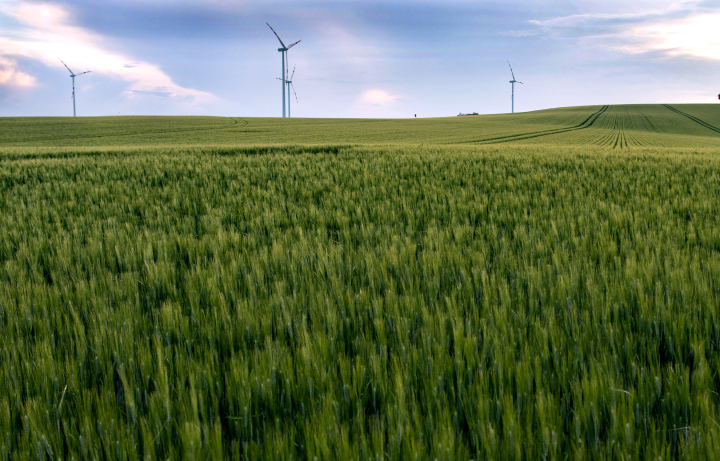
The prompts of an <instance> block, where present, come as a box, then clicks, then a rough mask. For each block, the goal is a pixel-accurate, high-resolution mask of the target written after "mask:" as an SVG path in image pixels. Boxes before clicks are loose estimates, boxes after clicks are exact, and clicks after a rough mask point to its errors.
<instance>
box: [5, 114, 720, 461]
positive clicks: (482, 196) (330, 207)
mask: <svg viewBox="0 0 720 461" xmlns="http://www.w3.org/2000/svg"><path fill="white" fill-rule="evenodd" d="M599 109H600V108H599V107H598V108H593V109H592V110H590V114H592V113H593V112H596V111H597V110H599ZM610 109H612V107H611V108H610ZM608 111H609V110H608ZM581 112H582V111H581ZM667 112H669V113H671V114H672V111H670V110H667ZM587 115H588V114H587V111H584V112H582V113H581V114H578V116H577V117H575V116H573V117H570V118H568V119H567V120H566V122H565V124H566V125H567V126H570V127H571V126H572V125H573V124H577V123H582V122H583V120H585V119H586V118H587ZM668 117H670V115H668ZM683 118H684V119H685V120H688V123H694V122H692V121H691V120H690V119H688V118H687V117H683ZM462 119H470V117H464V118H458V120H462ZM66 122H67V121H66ZM411 122H415V121H414V120H413V121H408V123H411ZM576 122H577V123H576ZM600 122H601V119H600V118H598V121H597V123H598V124H599V123H600ZM80 123H89V124H92V123H94V122H92V121H82V122H80ZM183 123H184V121H183ZM188 123H191V124H192V123H197V121H193V120H188ZM268 123H269V122H268ZM298 123H300V122H298ZM353 123H355V122H353ZM357 123H358V124H359V123H360V122H357ZM403 123H405V122H403ZM448 123H454V119H453V122H450V121H448ZM461 123H469V122H461ZM608 123H609V122H608ZM655 123H660V122H655ZM196 126H197V125H196ZM538 126H540V128H543V124H541V123H540V124H538ZM547 126H550V124H548V125H547ZM556 126H557V125H556ZM593 126H594V125H593ZM351 128H352V127H350V128H348V129H351ZM532 129H533V130H538V127H536V126H533V127H532ZM602 129H607V130H611V129H615V128H612V126H610V125H608V126H607V127H603V128H602ZM192 130H194V129H191V130H190V131H192ZM588 130H589V129H588ZM196 131H197V130H196ZM530 131H531V130H528V131H527V132H530ZM219 132H220V133H224V132H222V131H219ZM440 132H444V131H443V130H441V129H439V128H438V133H440ZM508 132H510V131H508ZM370 135H371V134H368V136H370ZM566 135H567V136H570V135H572V132H569V133H568V134H566ZM138 136H140V137H141V138H142V139H145V138H143V136H146V135H138ZM148 136H149V135H148ZM152 136H156V134H152ZM175 136H180V135H179V134H177V132H176V134H175ZM182 136H186V135H185V134H184V135H182ZM193 136H200V135H198V134H197V133H196V132H194V131H193V132H191V133H190V134H187V137H186V138H182V137H181V138H182V139H185V140H187V139H191V138H192V137H193ZM203 136H204V135H203ZM228 136H230V135H228ZM441 136H442V135H438V138H440V137H441ZM553 136H562V134H557V135H553ZM683 136H684V135H683ZM698 137H699V135H698ZM320 138H321V139H323V138H322V136H320ZM116 139H119V138H116ZM192 139H196V138H192ZM680 139H681V141H682V140H683V139H685V138H682V137H681V138H680ZM53 142H56V141H53ZM57 142H59V141H57ZM68 142H69V141H68ZM183 142H184V141H183ZM189 142H190V141H188V143H189ZM523 142H529V140H526V141H523ZM43 143H46V141H43V142H38V143H37V144H40V145H42V144H43ZM680 143H681V142H680ZM628 145H631V142H630V141H629V142H628ZM8 152H10V153H8ZM22 152H23V151H21V150H19V149H18V150H12V149H6V150H5V153H4V154H3V155H5V157H3V160H2V161H0V190H2V194H0V286H1V287H2V289H1V290H0V335H1V336H2V337H3V342H2V343H1V344H0V363H2V367H0V455H1V456H2V459H38V458H49V459H52V458H63V459H70V458H71V457H75V458H76V459H83V458H91V459H100V458H111V459H124V458H128V459H133V458H143V459H146V458H150V459H166V458H167V457H171V458H173V457H187V458H189V457H191V456H194V457H200V458H204V457H207V458H219V457H221V456H225V457H233V458H235V459H239V458H242V457H248V458H253V459H273V458H283V459H289V458H290V457H291V456H292V457H293V458H294V459H298V458H309V459H313V458H314V457H317V458H318V459H332V458H335V459H346V458H347V459H367V458H370V457H376V458H389V459H408V458H414V457H416V456H417V457H418V458H420V459H425V458H427V459H468V458H475V459H507V458H509V459H521V458H526V459H540V458H543V457H545V458H550V459H565V458H567V457H571V458H578V459H583V458H589V459H605V458H607V459H620V458H634V459H638V458H643V459H657V458H659V457H662V458H663V459H671V458H678V459H712V458H713V457H714V456H715V455H716V453H717V449H718V446H720V426H718V421H720V374H719V370H720V303H719V302H718V300H719V299H720V296H719V295H720V254H719V253H718V251H719V250H720V227H718V225H717V216H718V215H719V214H720V197H718V195H719V194H720V189H719V188H718V184H719V183H720V174H719V173H718V171H720V168H719V167H720V158H719V157H718V156H717V155H716V152H715V151H712V150H705V151H700V153H697V152H696V151H688V152H683V151H680V150H668V149H654V150H653V149H648V148H644V149H635V150H631V151H629V152H624V153H623V154H622V155H620V154H618V153H617V152H618V151H612V150H608V149H604V148H592V147H585V148H583V149H582V150H578V149H577V148H562V147H553V148H542V147H532V146H526V147H522V146H511V145H509V144H507V143H506V144H503V145H502V146H483V147H477V146H464V147H458V146H454V147H433V148H421V149H418V148H410V147H399V146H386V147H372V148H362V147H332V146H330V147H327V146H326V147H323V146H319V147H316V148H310V147H305V148H303V147H298V148H280V147H277V148H267V147H263V148H250V147H247V148H237V149H233V148H224V149H211V148H205V149H202V148H196V149H180V148H176V149H167V148H156V149H153V148H145V149H136V150H131V151H127V152H123V151H122V150H118V149H115V150H113V149H110V150H109V151H108V152H104V151H103V149H101V148H98V149H95V150H91V151H90V152H91V153H92V155H82V152H81V151H80V150H77V149H75V150H67V151H65V153H66V154H68V156H64V155H59V158H52V156H51V154H52V152H53V150H52V149H46V150H45V151H43V152H41V154H42V155H35V154H38V152H39V151H35V150H32V149H30V150H27V152H26V154H27V155H28V156H29V158H23V155H25V154H22ZM56 152H60V154H62V152H63V150H62V149H58V150H56ZM73 152H74V153H73ZM10 154H12V155H10ZM21 154H22V155H21ZM70 154H72V155H70ZM43 155H45V156H51V158H42V156H43ZM13 156H14V157H13ZM11 158H13V159H11Z"/></svg>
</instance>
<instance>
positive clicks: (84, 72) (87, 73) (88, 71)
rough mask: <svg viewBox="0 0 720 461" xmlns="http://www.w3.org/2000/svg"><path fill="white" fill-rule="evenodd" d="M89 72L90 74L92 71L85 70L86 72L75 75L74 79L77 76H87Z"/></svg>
mask: <svg viewBox="0 0 720 461" xmlns="http://www.w3.org/2000/svg"><path fill="white" fill-rule="evenodd" d="M90 72H92V71H91V70H87V71H85V72H83V73H82V74H77V75H76V77H77V76H78V75H85V74H89V73H90Z"/></svg>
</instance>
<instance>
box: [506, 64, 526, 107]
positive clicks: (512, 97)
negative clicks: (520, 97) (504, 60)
mask: <svg viewBox="0 0 720 461" xmlns="http://www.w3.org/2000/svg"><path fill="white" fill-rule="evenodd" d="M508 66H510V61H508ZM510 74H512V78H513V79H512V80H510V83H511V84H512V96H511V100H512V113H513V114H514V113H515V84H516V83H519V84H521V85H524V83H523V82H518V81H517V80H515V73H514V72H513V70H512V66H510Z"/></svg>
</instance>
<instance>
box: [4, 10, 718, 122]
mask: <svg viewBox="0 0 720 461" xmlns="http://www.w3.org/2000/svg"><path fill="white" fill-rule="evenodd" d="M266 22H268V23H269V24H270V25H271V26H272V27H273V28H274V29H275V31H277V33H278V34H279V36H280V38H282V40H283V42H285V43H286V44H290V43H292V42H295V41H297V40H302V41H301V42H300V43H299V44H298V45H297V46H295V47H293V48H292V49H291V50H290V51H289V57H288V59H289V67H290V72H292V69H294V70H295V74H294V77H293V86H294V89H295V91H296V93H297V100H296V99H295V96H293V97H292V99H291V113H292V116H294V117H372V118H374V117H389V118H396V117H397V118H403V117H413V116H415V115H417V117H444V116H453V115H457V114H459V113H471V112H478V113H481V114H490V113H506V112H510V109H511V102H510V92H511V88H510V86H511V85H510V83H509V81H510V80H511V77H512V76H511V74H510V69H509V68H508V63H507V61H508V60H509V61H510V62H511V63H512V66H513V69H514V72H515V77H516V79H517V80H518V81H521V82H523V84H522V85H520V84H518V85H516V89H515V110H516V112H524V111H532V110H538V109H548V108H554V107H565V106H580V105H592V104H638V103H720V101H719V100H718V93H720V33H718V32H717V28H718V27H719V26H718V25H720V0H693V1H677V0H676V1H666V0H652V1H650V0H622V1H621V0H584V1H582V2H578V1H576V0H573V1H566V0H544V1H536V0H523V1H520V0H445V1H440V0H435V1H433V0H381V1H375V0H364V1H359V0H293V1H274V0H265V1H253V0H102V1H97V0H43V1H36V0H0V116H68V115H72V100H71V94H72V86H71V79H70V78H69V76H70V73H69V72H68V70H67V69H65V67H64V66H63V64H62V63H61V62H60V60H61V59H62V61H63V62H65V63H66V64H67V65H68V66H69V68H70V69H72V70H73V71H74V72H75V73H76V74H79V73H80V72H84V71H88V70H91V71H92V72H91V73H89V74H86V75H82V76H78V77H76V100H77V101H76V102H77V112H78V115H79V116H104V115H218V116H241V117H277V116H280V115H281V112H282V102H281V98H282V81H281V80H279V78H281V74H282V71H281V64H282V62H281V53H279V52H278V51H277V49H278V47H279V46H280V44H279V42H278V40H277V38H276V37H275V35H273V33H272V31H271V30H270V29H269V28H268V27H267V25H266ZM278 90H281V91H278Z"/></svg>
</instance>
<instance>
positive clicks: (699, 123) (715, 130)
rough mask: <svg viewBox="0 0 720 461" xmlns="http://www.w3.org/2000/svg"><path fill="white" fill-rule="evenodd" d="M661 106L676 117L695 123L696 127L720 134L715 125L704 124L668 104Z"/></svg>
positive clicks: (700, 120) (702, 121)
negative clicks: (679, 116)
mask: <svg viewBox="0 0 720 461" xmlns="http://www.w3.org/2000/svg"><path fill="white" fill-rule="evenodd" d="M663 106H665V107H667V108H668V109H669V110H671V111H673V112H675V113H676V114H678V115H682V116H683V117H686V118H688V119H690V120H692V121H693V122H695V123H697V124H698V125H700V126H702V127H705V128H707V129H708V130H712V131H714V132H716V133H720V128H718V127H716V126H715V125H711V124H709V123H707V122H705V121H704V120H702V119H699V118H697V117H695V116H694V115H690V114H688V113H685V112H683V111H681V110H680V109H677V108H675V107H673V106H671V105H670V104H663Z"/></svg>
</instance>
